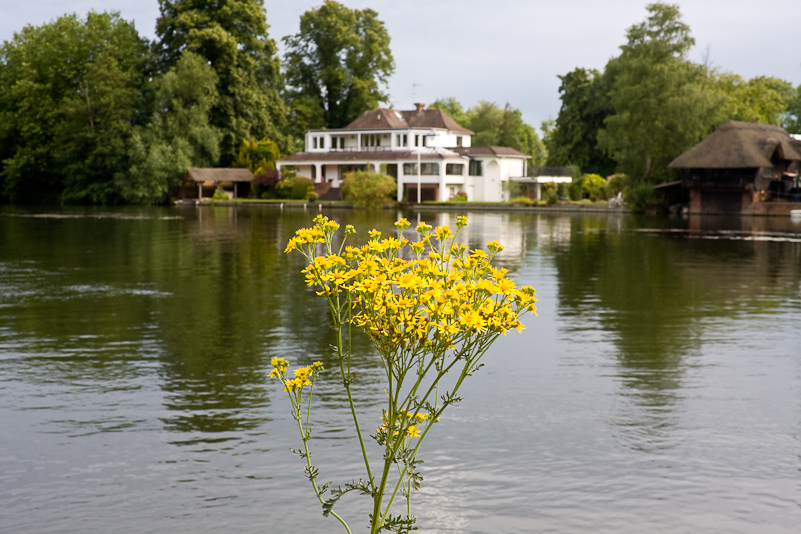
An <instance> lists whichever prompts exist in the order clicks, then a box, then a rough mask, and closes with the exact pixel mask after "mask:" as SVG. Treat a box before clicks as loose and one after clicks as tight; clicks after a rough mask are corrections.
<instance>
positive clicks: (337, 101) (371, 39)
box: [284, 0, 395, 134]
mask: <svg viewBox="0 0 801 534" xmlns="http://www.w3.org/2000/svg"><path fill="white" fill-rule="evenodd" d="M284 42H285V43H286V47H287V53H286V58H285V61H286V80H287V86H288V88H287V93H286V94H287V100H288V101H289V103H290V105H291V107H292V115H293V119H294V120H293V123H294V124H295V126H296V128H297V129H298V131H297V133H298V134H300V133H302V132H303V131H305V130H307V129H309V128H342V127H344V126H346V125H347V124H349V123H350V122H352V121H353V120H354V119H356V118H357V117H358V116H359V115H361V114H362V113H364V112H365V111H368V110H371V109H376V108H377V107H378V104H379V102H387V101H388V95H387V94H386V93H385V92H384V90H383V87H385V86H386V84H387V80H388V79H389V76H390V75H391V74H392V72H393V71H394V70H395V61H394V59H393V58H392V53H391V52H390V49H389V42H390V38H389V34H388V33H387V31H386V29H385V28H384V23H383V22H381V21H380V20H378V13H376V12H375V11H373V10H372V9H362V10H358V9H349V8H347V7H345V6H343V5H342V4H340V3H338V2H334V1H333V0H326V2H325V3H324V4H323V5H322V6H320V7H317V8H315V9H312V10H310V11H307V12H306V13H304V14H303V15H301V17H300V32H299V33H297V34H296V35H292V36H287V37H285V38H284Z"/></svg>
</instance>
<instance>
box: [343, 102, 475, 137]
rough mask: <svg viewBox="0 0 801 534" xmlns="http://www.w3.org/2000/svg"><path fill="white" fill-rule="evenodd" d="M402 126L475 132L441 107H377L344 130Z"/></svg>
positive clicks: (467, 133)
mask: <svg viewBox="0 0 801 534" xmlns="http://www.w3.org/2000/svg"><path fill="white" fill-rule="evenodd" d="M384 128H386V129H402V128H443V129H447V130H451V131H453V132H459V133H463V134H466V135H472V134H473V132H471V131H470V130H468V129H467V128H465V127H463V126H461V125H460V124H459V123H457V122H456V121H455V120H453V119H452V118H450V117H449V116H448V115H447V114H446V113H445V112H444V111H442V110H441V109H424V110H421V111H414V110H411V111H398V110H395V109H383V108H380V109H376V110H373V111H365V112H364V113H362V114H361V115H360V116H359V117H358V118H357V119H356V120H354V121H353V122H351V123H350V124H348V125H347V126H345V127H344V128H343V130H380V129H384Z"/></svg>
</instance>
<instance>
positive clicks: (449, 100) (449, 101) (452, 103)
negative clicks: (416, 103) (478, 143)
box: [428, 96, 467, 128]
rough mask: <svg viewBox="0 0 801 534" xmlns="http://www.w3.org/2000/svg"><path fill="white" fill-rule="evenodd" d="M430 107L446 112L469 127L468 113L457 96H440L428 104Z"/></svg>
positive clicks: (459, 122)
mask: <svg viewBox="0 0 801 534" xmlns="http://www.w3.org/2000/svg"><path fill="white" fill-rule="evenodd" d="M428 109H439V110H442V111H444V112H445V114H447V115H448V117H450V118H452V119H453V120H455V121H456V122H457V123H458V124H460V125H462V126H464V127H465V128H466V127H467V126H466V124H467V115H466V114H465V111H464V108H463V107H462V104H460V103H459V101H458V100H456V98H454V97H452V96H449V97H446V98H438V99H436V100H435V101H434V102H433V103H431V104H430V105H429V106H428Z"/></svg>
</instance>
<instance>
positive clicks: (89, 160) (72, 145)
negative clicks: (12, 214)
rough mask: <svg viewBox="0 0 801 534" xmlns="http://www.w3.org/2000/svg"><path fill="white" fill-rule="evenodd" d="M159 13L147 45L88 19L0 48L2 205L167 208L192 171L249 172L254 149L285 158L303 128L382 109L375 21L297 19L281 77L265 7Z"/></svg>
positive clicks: (348, 13) (245, 1)
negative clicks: (234, 168) (247, 154)
mask: <svg viewBox="0 0 801 534" xmlns="http://www.w3.org/2000/svg"><path fill="white" fill-rule="evenodd" d="M159 6H160V16H159V18H158V20H157V23H156V35H157V38H156V40H155V41H154V42H152V43H151V42H148V41H147V40H145V39H143V38H142V37H141V36H140V35H139V34H138V33H137V31H136V29H135V28H134V26H133V24H132V23H130V22H129V21H126V20H124V19H122V18H121V17H120V15H119V14H117V13H96V12H90V13H88V14H87V15H86V17H85V18H81V17H79V16H77V15H74V14H73V15H64V16H63V17H61V18H59V19H57V20H55V21H53V22H51V23H48V24H44V25H42V26H38V27H34V26H26V27H25V28H23V29H22V30H21V31H20V32H18V33H16V34H15V35H14V38H13V39H11V40H10V41H6V42H5V43H3V44H2V47H0V201H6V202H18V203H39V202H73V203H96V204H114V203H158V202H165V201H167V200H168V199H169V195H170V194H171V192H173V191H175V188H176V186H177V185H178V183H179V181H180V180H181V178H182V176H183V175H184V174H185V173H186V170H187V169H188V168H189V167H193V166H223V167H227V166H231V165H246V164H247V162H245V163H243V161H245V159H247V158H245V159H242V157H241V156H240V152H241V150H242V149H243V148H247V147H248V146H250V145H254V146H262V145H264V146H267V145H265V143H267V144H269V145H270V146H271V147H273V148H271V151H272V152H274V153H275V154H277V153H278V151H280V152H283V153H287V152H291V151H293V150H294V149H296V148H297V147H298V146H300V141H299V137H300V135H301V134H302V133H303V130H304V129H305V128H308V127H316V128H322V127H329V128H330V127H341V126H343V125H344V124H347V123H348V122H350V121H351V120H352V119H353V118H355V117H356V116H358V115H359V114H361V113H362V112H364V111H366V110H368V109H371V108H374V107H376V106H377V105H378V103H379V102H385V101H386V100H387V95H386V93H385V92H384V89H385V86H386V82H387V79H388V77H389V76H390V75H391V73H392V71H393V69H394V62H393V59H392V55H391V53H390V50H389V35H388V34H387V32H386V30H385V29H384V26H383V23H382V22H381V21H380V20H378V15H377V13H375V12H374V11H372V10H369V9H365V10H351V9H348V8H346V7H344V6H342V5H341V4H339V3H337V2H334V1H333V0H327V1H326V2H325V3H324V4H323V5H322V6H320V7H318V8H316V9H313V10H311V11H309V12H308V13H306V14H304V15H303V17H302V18H301V25H300V32H299V33H298V34H297V35H295V36H289V37H286V38H285V39H286V43H287V47H288V54H287V58H286V60H285V62H284V69H285V70H283V71H282V65H281V61H280V59H279V58H278V56H277V47H276V43H275V41H274V40H272V39H271V38H270V37H269V35H268V33H267V29H268V25H267V18H266V13H265V10H264V5H263V0H226V1H225V2H222V3H220V2H216V1H212V0H159ZM259 143H261V144H259ZM262 159H263V157H262V156H259V157H258V158H257V160H256V161H255V163H258V162H259V161H261V160H262ZM274 160H275V157H271V158H268V159H267V160H265V161H271V162H274ZM257 166H258V165H257Z"/></svg>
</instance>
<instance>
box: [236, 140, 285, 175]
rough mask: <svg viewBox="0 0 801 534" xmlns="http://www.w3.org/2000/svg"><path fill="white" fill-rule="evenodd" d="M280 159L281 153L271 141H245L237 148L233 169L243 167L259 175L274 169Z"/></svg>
mask: <svg viewBox="0 0 801 534" xmlns="http://www.w3.org/2000/svg"><path fill="white" fill-rule="evenodd" d="M280 157H281V151H280V150H279V148H278V145H277V144H275V143H274V142H273V141H270V140H269V139H262V140H260V141H256V140H255V139H245V140H244V141H242V145H241V146H240V147H239V155H237V157H236V161H235V162H234V167H243V168H246V169H250V171H251V172H252V173H253V174H261V173H262V172H264V171H266V170H267V169H274V168H275V162H276V161H278V158H280Z"/></svg>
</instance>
